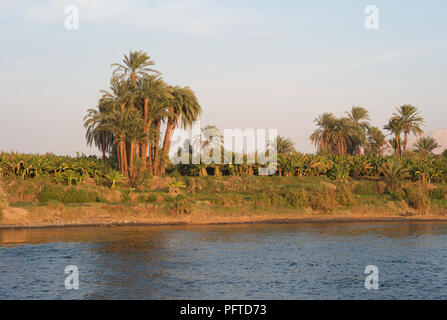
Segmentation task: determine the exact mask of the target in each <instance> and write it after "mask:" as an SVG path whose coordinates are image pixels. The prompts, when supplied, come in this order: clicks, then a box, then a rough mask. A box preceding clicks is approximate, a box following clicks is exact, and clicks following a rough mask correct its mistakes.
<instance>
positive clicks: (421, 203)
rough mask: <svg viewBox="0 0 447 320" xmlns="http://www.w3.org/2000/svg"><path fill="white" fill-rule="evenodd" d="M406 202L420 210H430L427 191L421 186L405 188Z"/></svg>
mask: <svg viewBox="0 0 447 320" xmlns="http://www.w3.org/2000/svg"><path fill="white" fill-rule="evenodd" d="M405 191H406V196H407V203H408V205H409V206H410V207H412V208H414V209H416V210H418V211H421V212H428V211H429V210H430V199H429V198H428V196H427V193H426V192H425V191H424V190H422V189H421V188H407V189H406V190H405Z"/></svg>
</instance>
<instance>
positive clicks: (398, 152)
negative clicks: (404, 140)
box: [396, 134, 402, 157]
mask: <svg viewBox="0 0 447 320" xmlns="http://www.w3.org/2000/svg"><path fill="white" fill-rule="evenodd" d="M396 154H397V156H398V157H400V156H401V155H402V153H401V149H400V135H398V134H396Z"/></svg>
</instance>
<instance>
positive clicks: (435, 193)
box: [428, 187, 446, 200]
mask: <svg viewBox="0 0 447 320" xmlns="http://www.w3.org/2000/svg"><path fill="white" fill-rule="evenodd" d="M445 194H446V193H445V191H444V190H443V189H442V188H440V187H437V188H435V189H432V190H430V191H429V192H428V196H429V198H430V199H432V200H444V199H445Z"/></svg>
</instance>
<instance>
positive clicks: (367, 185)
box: [354, 181, 379, 196]
mask: <svg viewBox="0 0 447 320" xmlns="http://www.w3.org/2000/svg"><path fill="white" fill-rule="evenodd" d="M354 193H355V194H358V195H362V196H366V195H378V194H379V191H378V190H377V182H373V181H359V182H358V183H357V184H356V186H355V187H354Z"/></svg>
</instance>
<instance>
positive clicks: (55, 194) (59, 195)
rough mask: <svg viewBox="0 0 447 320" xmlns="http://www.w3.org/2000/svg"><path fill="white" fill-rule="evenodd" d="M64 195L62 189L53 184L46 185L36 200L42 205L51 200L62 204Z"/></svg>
mask: <svg viewBox="0 0 447 320" xmlns="http://www.w3.org/2000/svg"><path fill="white" fill-rule="evenodd" d="M64 194H65V192H64V189H63V188H62V187H61V186H59V185H55V184H47V185H45V186H44V187H43V188H42V190H41V191H40V192H39V195H38V197H37V198H38V199H39V202H41V203H43V204H47V203H48V202H50V201H51V200H56V201H60V202H63V199H64Z"/></svg>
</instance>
